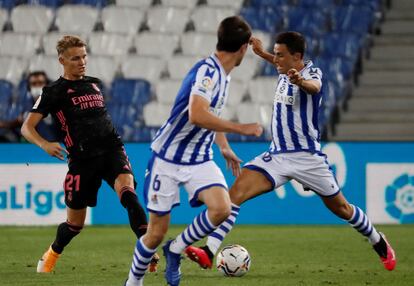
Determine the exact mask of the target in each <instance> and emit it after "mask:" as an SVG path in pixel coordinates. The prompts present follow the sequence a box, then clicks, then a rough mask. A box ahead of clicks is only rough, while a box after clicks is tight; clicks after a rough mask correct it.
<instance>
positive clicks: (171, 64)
mask: <svg viewBox="0 0 414 286" xmlns="http://www.w3.org/2000/svg"><path fill="white" fill-rule="evenodd" d="M199 60H201V58H200V57H195V56H182V55H176V56H174V57H172V58H170V59H168V61H167V71H168V74H169V76H170V78H171V79H178V80H182V79H183V78H184V77H185V75H186V74H187V73H188V72H189V71H190V69H191V67H192V66H194V65H195V64H196V63H197V62H198V61H199Z"/></svg>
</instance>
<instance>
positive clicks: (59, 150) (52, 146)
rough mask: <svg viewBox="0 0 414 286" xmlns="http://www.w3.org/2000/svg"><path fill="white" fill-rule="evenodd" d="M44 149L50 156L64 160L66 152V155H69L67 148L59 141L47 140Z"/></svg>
mask: <svg viewBox="0 0 414 286" xmlns="http://www.w3.org/2000/svg"><path fill="white" fill-rule="evenodd" d="M42 149H43V150H45V152H46V153H47V154H49V155H50V156H52V157H56V158H58V159H59V160H62V161H64V160H65V156H64V154H65V153H66V155H69V152H68V151H67V150H66V149H65V148H63V147H62V146H61V145H60V144H59V143H58V142H47V143H45V144H44V145H43V146H42Z"/></svg>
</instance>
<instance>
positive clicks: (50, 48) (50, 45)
mask: <svg viewBox="0 0 414 286" xmlns="http://www.w3.org/2000/svg"><path fill="white" fill-rule="evenodd" d="M65 35H67V33H63V32H50V33H47V34H45V35H44V36H43V37H42V41H41V42H42V49H43V52H44V53H45V54H46V55H55V56H57V51H56V44H57V42H58V41H59V40H60V39H62V37H63V36H65ZM77 36H79V37H80V38H81V39H82V40H84V41H86V42H87V40H88V38H87V37H86V35H77Z"/></svg>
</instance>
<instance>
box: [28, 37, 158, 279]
mask: <svg viewBox="0 0 414 286" xmlns="http://www.w3.org/2000/svg"><path fill="white" fill-rule="evenodd" d="M56 49H57V52H58V56H59V62H60V64H62V66H63V71H64V72H63V76H62V77H60V78H59V79H58V80H57V81H55V82H53V83H51V84H50V85H48V86H46V87H44V88H43V93H42V95H41V96H40V97H39V99H38V100H37V101H36V103H35V104H34V106H33V109H32V111H31V113H30V114H29V116H28V117H27V118H26V120H25V122H24V123H23V126H22V134H23V136H24V137H25V138H26V139H27V140H28V141H29V142H31V143H34V144H36V145H37V146H39V147H40V148H42V149H43V150H44V151H45V152H46V153H48V154H49V155H51V156H54V157H56V158H58V159H60V160H64V159H65V157H64V156H65V154H66V155H67V158H68V159H67V161H68V165H69V171H68V173H67V175H66V178H65V182H64V190H65V203H66V206H67V208H66V209H67V220H66V222H63V223H61V224H60V225H59V226H58V229H57V233H56V239H55V241H54V242H53V243H52V245H51V246H50V247H49V248H48V250H47V251H46V252H45V253H44V254H43V256H42V258H41V259H40V260H39V263H38V266H37V272H42V273H45V272H46V273H48V272H51V271H52V270H53V268H54V266H55V264H56V261H57V259H58V257H59V255H60V254H61V253H62V251H63V249H64V248H65V246H66V245H68V244H69V242H70V241H71V239H72V238H74V237H75V236H76V235H78V234H79V233H80V231H81V230H82V228H83V225H84V221H85V217H86V209H87V207H88V206H89V207H94V206H96V200H97V192H98V189H99V187H100V186H101V182H102V179H103V180H105V181H106V182H107V183H108V184H109V185H110V186H111V187H112V188H113V189H114V190H115V191H116V193H117V194H118V196H119V199H120V201H121V204H122V205H123V206H124V207H125V209H126V210H127V212H128V217H129V222H130V225H131V228H132V230H133V231H134V233H135V235H136V236H137V238H139V237H141V236H142V235H143V234H144V233H145V232H146V227H147V218H146V214H145V212H144V210H143V208H142V207H141V205H140V204H139V202H138V199H137V196H136V194H135V181H134V177H133V173H132V170H131V165H130V163H129V161H128V157H127V155H126V153H125V149H124V146H123V143H122V141H121V139H120V137H119V135H118V134H117V132H116V131H115V128H114V126H113V124H112V122H111V119H110V117H109V115H108V113H107V110H106V108H105V103H104V98H103V96H102V93H101V91H100V88H99V86H100V85H101V81H100V80H99V79H97V78H94V77H89V76H85V72H86V63H87V53H86V44H85V42H83V41H82V40H81V39H80V38H78V37H75V36H64V37H63V38H62V39H61V40H59V41H58V43H57V46H56ZM48 114H51V115H52V117H53V120H54V121H55V123H56V124H57V126H58V129H59V130H60V136H61V138H62V140H61V141H62V142H63V143H64V145H65V147H66V149H65V148H63V147H62V146H61V145H60V144H59V143H58V142H49V141H47V140H45V139H44V138H43V137H42V136H40V135H39V133H38V132H37V131H36V126H37V125H38V123H39V122H40V121H41V120H42V119H43V118H44V117H45V116H47V115H48ZM155 260H157V258H156V257H154V264H155V262H156V261H155ZM153 266H154V267H155V266H156V265H153ZM154 267H153V268H154ZM153 270H155V269H153Z"/></svg>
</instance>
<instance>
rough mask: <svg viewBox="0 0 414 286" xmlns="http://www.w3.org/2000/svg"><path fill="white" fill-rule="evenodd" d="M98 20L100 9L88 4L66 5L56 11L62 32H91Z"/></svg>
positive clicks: (57, 21)
mask: <svg viewBox="0 0 414 286" xmlns="http://www.w3.org/2000/svg"><path fill="white" fill-rule="evenodd" d="M97 20H98V10H97V9H96V8H93V7H91V6H88V5H64V6H62V7H60V8H59V9H58V10H57V13H56V26H57V27H58V29H59V31H60V32H67V33H90V32H92V30H93V29H94V27H95V24H96V22H97Z"/></svg>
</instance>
